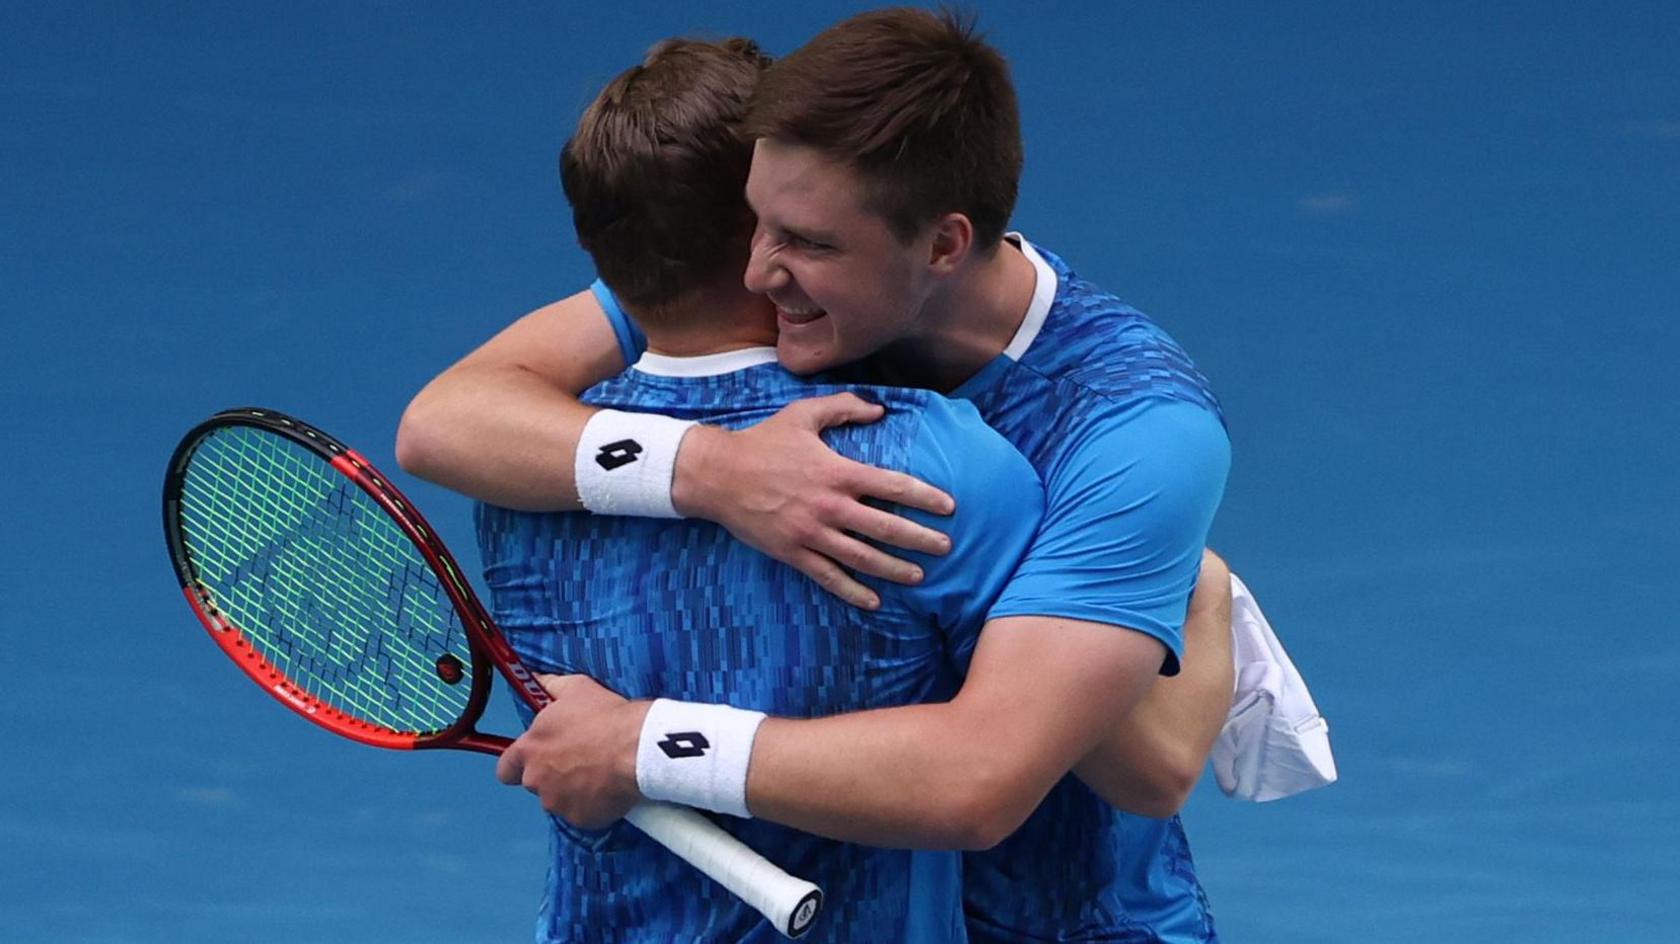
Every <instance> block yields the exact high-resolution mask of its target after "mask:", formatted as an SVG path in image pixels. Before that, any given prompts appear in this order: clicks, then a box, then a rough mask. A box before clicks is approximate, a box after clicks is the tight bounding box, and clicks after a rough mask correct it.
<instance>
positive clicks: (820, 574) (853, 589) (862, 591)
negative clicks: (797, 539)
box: [787, 550, 881, 610]
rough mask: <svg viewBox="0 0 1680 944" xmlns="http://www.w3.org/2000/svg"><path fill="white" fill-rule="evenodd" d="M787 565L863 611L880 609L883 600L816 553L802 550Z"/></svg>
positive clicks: (836, 565) (838, 566) (789, 559)
mask: <svg viewBox="0 0 1680 944" xmlns="http://www.w3.org/2000/svg"><path fill="white" fill-rule="evenodd" d="M787 563H788V564H789V565H790V566H792V567H793V568H794V569H795V570H797V571H799V572H800V573H802V574H804V575H805V576H807V577H810V578H811V579H812V580H815V581H816V582H817V586H819V587H822V588H823V589H824V590H827V591H828V592H829V593H832V594H834V595H835V596H837V597H839V598H840V599H842V600H844V601H846V602H847V603H850V604H851V605H852V606H855V607H857V608H859V609H863V610H875V609H880V606H881V598H880V597H879V596H876V594H875V591H873V590H871V589H869V588H868V587H866V586H864V585H863V584H861V583H858V582H857V581H856V580H854V579H853V578H852V576H851V575H850V574H848V573H846V572H845V571H844V570H842V569H841V568H840V565H839V564H836V563H835V562H834V561H832V560H829V559H828V558H826V557H824V556H822V555H821V554H818V553H816V552H815V551H809V550H802V551H799V552H798V553H796V554H794V555H792V556H791V557H789V558H788V560H787Z"/></svg>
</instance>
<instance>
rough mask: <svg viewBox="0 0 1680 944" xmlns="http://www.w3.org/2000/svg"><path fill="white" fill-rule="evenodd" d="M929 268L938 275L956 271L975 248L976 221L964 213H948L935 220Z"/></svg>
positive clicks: (943, 275) (929, 245) (946, 274)
mask: <svg viewBox="0 0 1680 944" xmlns="http://www.w3.org/2000/svg"><path fill="white" fill-rule="evenodd" d="M932 233H933V238H932V240H930V241H929V243H928V270H929V271H930V272H931V273H932V274H933V275H935V276H937V277H941V278H943V277H945V276H948V275H950V274H952V273H953V272H956V271H957V270H958V269H959V268H961V267H962V264H963V263H964V262H966V261H968V254H969V253H970V252H972V251H973V249H974V223H973V222H972V221H971V220H969V218H968V216H967V215H966V214H963V213H947V214H945V215H944V216H941V217H940V218H939V219H937V220H934V222H933V230H932Z"/></svg>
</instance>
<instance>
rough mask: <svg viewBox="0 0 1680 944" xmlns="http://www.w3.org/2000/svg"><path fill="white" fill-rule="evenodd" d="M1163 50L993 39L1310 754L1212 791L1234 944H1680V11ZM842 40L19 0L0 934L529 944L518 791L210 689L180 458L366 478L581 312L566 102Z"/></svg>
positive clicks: (530, 859)
mask: <svg viewBox="0 0 1680 944" xmlns="http://www.w3.org/2000/svg"><path fill="white" fill-rule="evenodd" d="M1168 6H1169V5H1159V6H1158V7H1145V6H1142V5H1138V6H1132V5H1127V6H1120V5H1108V4H1103V5H1097V4H1090V5H1058V4H1038V3H1032V4H1029V3H1022V2H1003V0H999V2H991V3H983V4H980V5H979V8H980V12H981V14H982V22H983V25H984V26H985V28H986V29H987V30H988V31H989V33H990V35H991V36H992V37H993V38H994V39H995V41H996V42H997V43H998V44H999V45H1000V46H1001V47H1002V48H1003V49H1004V50H1005V51H1006V53H1007V54H1008V55H1009V56H1010V57H1011V59H1012V61H1013V63H1014V67H1015V70H1016V76H1017V80H1018V82H1019V86H1020V91H1021V97H1022V107H1023V112H1024V116H1025V121H1026V135H1027V141H1028V167H1027V174H1026V178H1025V181H1024V186H1023V197H1022V200H1021V203H1020V207H1019V212H1018V214H1017V225H1018V227H1019V228H1021V229H1023V230H1024V231H1026V232H1027V233H1028V234H1029V235H1031V236H1032V237H1033V238H1034V239H1036V240H1039V241H1042V242H1044V243H1045V244H1047V245H1049V246H1051V247H1053V248H1055V249H1057V250H1058V251H1060V252H1062V253H1064V254H1065V255H1066V256H1067V257H1068V258H1069V259H1070V260H1071V261H1072V262H1073V263H1074V264H1075V265H1076V266H1077V267H1078V268H1080V269H1081V270H1082V271H1083V273H1084V274H1086V275H1087V276H1090V277H1092V278H1094V279H1095V280H1096V281H1098V282H1099V283H1101V284H1103V285H1105V286H1108V287H1111V288H1112V289H1113V290H1114V291H1116V292H1117V293H1118V294H1120V295H1121V296H1122V297H1124V298H1126V299H1127V300H1129V301H1132V302H1133V303H1135V304H1137V305H1139V306H1140V307H1142V308H1143V309H1144V310H1146V311H1149V312H1151V313H1152V314H1154V315H1155V316H1156V317H1157V318H1158V320H1160V321H1161V322H1162V323H1163V324H1165V325H1166V326H1167V327H1168V328H1169V330H1171V331H1172V332H1173V333H1175V334H1176V335H1177V336H1178V337H1179V338H1180V340H1181V341H1183V342H1184V343H1185V345H1186V346H1187V347H1188V348H1189V349H1190V350H1191V352H1192V353H1193V354H1194V355H1195V357H1196V358H1197V359H1198V361H1199V362H1200V364H1201V365H1202V366H1203V368H1204V369H1205V371H1206V373H1207V374H1208V375H1209V376H1210V377H1211V378H1212V379H1213V381H1214V384H1215V386H1216V388H1217V389H1218V390H1219V391H1220V393H1221V395H1222V396H1223V398H1224V401H1225V404H1226V407H1227V410H1228V414H1229V417H1230V421H1231V428H1232V433H1233V438H1234V443H1235V469H1234V472H1233V475H1232V478H1231V483H1230V489H1229V493H1228V495H1227V498H1226V502H1225V507H1224V510H1223V511H1222V512H1221V515H1220V518H1219V521H1218V524H1217V527H1216V529H1215V543H1216V545H1217V546H1218V547H1220V548H1221V549H1222V550H1224V551H1225V552H1226V553H1227V555H1228V556H1229V557H1230V558H1231V559H1232V560H1233V561H1234V562H1235V564H1236V565H1237V567H1238V569H1239V570H1240V571H1241V572H1242V573H1243V574H1244V575H1245V576H1246V577H1247V578H1248V579H1249V581H1250V583H1251V584H1252V585H1253V586H1254V587H1255V588H1256V589H1257V592H1258V593H1259V595H1260V598H1261V600H1262V601H1263V603H1264V604H1265V606H1266V607H1267V609H1268V611H1269V612H1270V614H1271V615H1272V616H1273V617H1274V619H1275V621H1276V622H1277V623H1278V624H1279V626H1280V627H1281V629H1282V631H1283V633H1284V634H1285V638H1286V640H1287V642H1288V643H1289V645H1290V647H1291V648H1292V650H1293V651H1294V653H1295V654H1296V656H1297V657H1298V660H1299V662H1300V663H1301V665H1302V666H1303V668H1304V669H1305V671H1306V672H1307V673H1308V675H1309V677H1310V678H1311V680H1312V682H1313V685H1314V689H1315V691H1316V693H1317V695H1318V697H1319V701H1320V703H1321V706H1322V707H1323V708H1324V710H1325V712H1326V713H1327V715H1328V716H1329V717H1330V719H1331V722H1332V725H1333V733H1334V738H1335V744H1336V748H1337V753H1338V757H1339V759H1340V762H1341V768H1342V775H1343V782H1342V783H1341V784H1339V785H1337V786H1335V787H1334V788H1331V789H1329V790H1326V791H1322V792H1320V793H1318V794H1316V795H1312V796H1307V797H1303V798H1298V799H1294V800H1289V801H1284V802H1281V803H1277V804H1272V805H1266V806H1245V805H1238V804H1234V803H1231V802H1229V801H1227V800H1225V799H1224V798H1222V797H1220V796H1219V795H1218V793H1217V791H1216V790H1214V789H1212V785H1211V783H1207V784H1204V785H1203V787H1202V788H1200V789H1199V792H1198V793H1197V795H1196V796H1195V798H1194V799H1193V801H1192V803H1191V805H1190V807H1189V809H1188V811H1187V812H1186V814H1185V818H1186V820H1187V821H1188V824H1189V830H1190V834H1191V837H1192V841H1193V844H1194V848H1195V851H1196V855H1197V859H1198V862H1199V864H1200V867H1201V871H1202V875H1203V877H1204V880H1205V882H1206V884H1207V886H1208V889H1209V892H1210V895H1211V897H1212V901H1213V903H1214V907H1215V911H1216V914H1217V917H1218V920H1219V923H1220V927H1221V929H1222V930H1223V931H1224V932H1225V936H1226V938H1227V939H1228V940H1230V941H1233V942H1242V941H1250V942H1252V941H1261V942H1267V941H1286V940H1287V941H1312V942H1342V941H1361V942H1387V941H1393V942H1401V941H1406V942H1410V941H1418V940H1430V941H1438V942H1448V941H1482V940H1526V941H1585V940H1602V941H1612V940H1614V941H1665V940H1673V939H1674V935H1675V934H1676V933H1677V932H1676V931H1675V930H1674V927H1675V925H1676V924H1677V922H1680V902H1677V899H1676V895H1675V891H1676V889H1680V866H1677V865H1676V855H1675V849H1676V848H1680V800H1677V797H1676V791H1675V787H1674V780H1673V777H1674V770H1675V768H1676V764H1677V762H1680V750H1677V748H1676V745H1675V740H1674V734H1673V731H1674V719H1675V714H1674V709H1673V705H1672V701H1671V699H1670V697H1669V694H1670V692H1671V691H1672V690H1673V689H1674V688H1675V684H1676V682H1677V681H1680V643H1676V642H1675V641H1674V621H1673V619H1672V615H1671V613H1670V612H1669V609H1668V608H1669V605H1670V601H1671V598H1672V596H1673V593H1672V591H1673V588H1674V586H1675V582H1674V579H1673V576H1672V574H1671V569H1672V566H1673V562H1674V559H1675V550H1676V541H1675V538H1674V535H1673V530H1672V529H1673V528H1674V526H1675V524H1676V522H1677V520H1680V515H1677V511H1680V509H1677V507H1676V499H1675V490H1674V487H1673V479H1674V475H1673V473H1674V469H1675V460H1676V448H1675V446H1674V432H1675V430H1676V428H1677V426H1680V385H1677V384H1676V382H1675V380H1674V376H1673V367H1672V361H1673V358H1674V352H1675V350H1676V347H1677V342H1680V329H1677V327H1676V315H1677V314H1680V312H1677V304H1676V299H1677V298H1680V265H1677V259H1680V250H1677V247H1680V66H1677V64H1676V63H1677V60H1676V59H1675V56H1674V49H1675V47H1676V40H1677V39H1680V13H1677V12H1676V8H1675V7H1674V6H1672V5H1670V4H1662V3H1644V4H1620V3H1606V4H1591V5H1579V4H1564V3H1528V4H1520V5H1513V4H1501V5H1498V6H1499V7H1501V10H1502V12H1497V13H1496V12H1492V11H1491V10H1480V9H1475V10H1472V9H1464V8H1463V7H1466V6H1470V5H1462V4H1446V3H1431V4H1422V5H1412V4H1406V5H1398V6H1397V5H1392V4H1377V3H1369V2H1357V3H1344V4H1314V5H1296V4H1278V5H1266V6H1265V8H1264V10H1262V9H1261V8H1259V7H1255V6H1253V5H1248V4H1211V5H1197V7H1196V9H1194V10H1188V11H1186V10H1171V11H1169V10H1168V9H1167V7H1168ZM1475 6H1477V7H1480V6H1481V5H1475ZM1490 6H1491V5H1490ZM1583 6H1585V7H1586V8H1583ZM856 8H857V7H855V6H851V5H839V6H834V7H832V8H822V9H806V8H805V7H804V6H802V5H792V4H772V3H737V4H729V5H716V4H713V5H704V6H702V5H676V4H669V5H668V4H658V3H642V2H638V3H620V4H596V5H590V6H589V7H587V8H573V7H572V6H571V5H564V6H563V5H561V4H543V5H535V4H497V5H494V6H491V5H484V8H483V9H479V8H476V7H475V6H471V5H459V4H456V5H444V4H373V3H343V4H317V3H287V4H279V3H275V4H257V5H253V4H243V3H234V4H153V5H137V4H116V3H112V4H28V3H8V4H4V5H0V116H3V120H0V306H3V313H4V337H5V340H4V343H3V344H0V358H3V361H4V363H3V365H0V366H3V373H0V386H3V391H4V408H3V410H0V424H3V432H4V438H3V440H0V441H3V442H4V443H5V444H6V446H7V447H8V454H7V456H6V458H5V460H4V468H5V473H4V475H5V484H6V493H7V495H8V498H9V500H8V501H7V502H6V504H5V511H4V513H3V514H4V517H3V520H4V522H5V540H4V542H3V543H0V581H3V589H4V601H5V609H4V612H5V616H4V617H3V625H4V631H3V632H4V637H3V638H4V651H5V655H6V663H7V669H8V670H7V671H6V672H5V674H4V681H3V682H0V705H3V710H4V717H5V720H6V729H7V730H6V739H5V740H6V748H5V759H4V760H3V761H0V938H3V939H5V940H7V941H15V942H54V944H57V942H162V941H168V942H176V944H188V942H201V941H202V942H211V941H215V942H222V941H232V940H238V941H250V942H263V941H288V942H295V941H305V942H404V944H419V942H471V941H486V942H488V941H519V940H525V939H528V933H529V925H530V920H531V914H532V913H533V911H534V909H535V906H536V903H537V896H538V893H539V888H540V881H541V874H540V873H541V862H542V848H541V837H540V831H539V821H538V819H537V817H536V813H535V808H534V806H533V805H532V804H531V802H530V800H529V798H528V797H527V796H525V795H524V794H523V793H521V792H519V791H517V790H510V789H505V788H501V787H499V786H497V785H496V784H495V782H494V780H493V778H492V774H491V764H490V763H489V761H487V760H486V759H484V758H480V757H472V756H466V755H454V754H449V755H443V756H408V755H401V754H387V753H381V752H375V751H371V750H367V749H363V748H360V747H355V746H351V745H349V744H347V743H341V742H339V741H337V740H335V739H333V738H331V737H329V736H327V735H325V734H323V733H321V732H319V731H317V730H315V729H313V728H311V727H309V726H308V725H304V724H301V723H299V722H298V721H297V720H296V719H295V718H294V717H293V716H291V714H290V713H289V712H286V711H284V710H282V709H281V708H280V707H278V706H277V705H275V704H274V703H272V702H271V701H270V700H269V699H268V698H266V697H264V696H262V695H260V694H258V693H257V692H256V691H255V690H254V689H253V688H251V686H250V685H249V684H248V683H247V682H245V681H244V680H243V679H242V678H240V677H239V676H238V675H237V674H236V673H234V672H232V671H231V670H230V669H229V668H228V667H227V666H226V665H225V664H224V661H223V658H222V657H221V656H220V655H218V654H217V653H216V652H215V650H214V648H213V647H212V646H211V645H210V644H209V643H208V641H207V640H205V639H204V638H203V631H202V630H201V629H199V628H198V626H197V625H196V623H195V622H194V621H193V620H192V618H191V617H190V615H189V614H188V612H187V609H186V607H185V606H184V605H183V604H182V602H181V601H180V599H179V597H178V596H177V595H176V593H175V591H174V589H173V586H172V577H171V574H170V570H169V567H168V564H167V562H166V559H165V555H164V551H163V545H162V541H161V538H160V535H159V526H158V517H159V515H158V508H157V504H158V486H159V480H160V476H161V472H162V467H163V463H164V460H165V458H166V456H167V455H168V453H169V450H170V448H171V447H172V446H173V444H174V442H175V440H176V437H177V436H178V435H179V434H180V433H181V432H182V431H183V430H184V429H185V428H186V427H187V426H189V425H190V424H191V423H192V422H194V421H196V420H197V419H199V418H201V417H202V416H204V415H206V414H208V413H210V412H212V411H213V410H215V409H217V408H220V407H224V406H231V405H239V404H263V405H270V406H273V407H276V408H280V409H284V410H288V411H291V412H295V413H297V414H299V415H301V416H303V417H305V418H308V419H310V420H312V421H314V422H316V423H318V424H320V425H322V426H323V427H325V428H326V429H328V430H329V431H331V432H333V433H335V434H336V435H338V436H340V437H341V438H344V439H346V440H348V441H350V442H351V443H353V444H357V445H358V446H359V447H360V448H361V450H362V451H364V452H366V453H367V454H368V455H369V456H370V457H371V458H373V459H374V460H375V461H376V462H379V463H381V464H383V465H385V466H387V468H390V467H392V466H393V465H394V463H392V462H391V460H390V455H391V440H392V433H393V430H394V428H395V424H396V420H397V417H398V415H399V412H400V410H401V408H402V406H403V404H404V403H405V402H406V400H407V398H408V397H409V396H410V395H411V394H412V393H413V392H414V391H415V390H416V389H417V388H418V387H419V386H420V385H421V384H422V383H423V382H424V381H425V380H426V379H427V378H428V377H429V376H430V375H432V374H433V373H435V372H436V371H437V370H439V369H440V368H442V367H443V366H444V365H445V364H447V363H448V362H450V361H451V360H452V359H453V358H455V357H457V356H459V355H460V354H461V353H463V352H465V351H466V350H467V349H468V348H469V347H470V346H472V345H473V344H474V343H476V342H477V341H478V340H480V339H482V338H484V337H487V336H488V335H490V334H491V333H492V332H493V331H495V330H496V329H497V328H498V327H500V326H501V325H502V324H504V323H505V322H507V321H508V320H511V319H512V318H513V317H514V316H516V315H518V314H520V313H521V312H524V311H526V310H528V309H530V308H533V307H535V306H537V305H539V304H541V303H543V302H545V301H548V300H550V299H552V298H555V297H558V296H560V295H562V294H565V293H568V292H570V291H572V290H574V289H576V288H577V287H579V286H581V285H582V284H584V282H585V281H586V279H587V278H588V277H589V272H588V270H587V268H586V266H585V264H584V260H583V258H582V256H581V255H580V253H579V252H578V251H577V250H576V249H575V247H574V246H573V243H572V241H571V238H570V234H569V229H568V225H569V221H568V217H567V215H566V212H565V208H564V204H563V201H562V199H561V197H560V195H559V190H558V186H557V183H556V179H555V171H554V156H555V154H556V151H557V149H558V147H559V144H560V143H561V141H562V140H563V139H564V137H565V134H566V132H567V130H568V128H569V126H570V125H571V123H572V121H573V120H574V119H575V116H576V113H577V111H578V109H579V107H580V106H581V105H582V104H583V103H584V102H585V101H587V99H588V98H589V96H590V95H591V93H592V91H593V90H594V88H596V87H597V86H598V85H599V84H600V83H601V82H602V81H603V80H605V79H606V78H607V77H609V76H610V75H611V74H613V73H614V72H616V71H617V70H619V69H620V68H623V67H624V66H626V65H628V64H629V63H631V62H632V61H633V60H634V59H635V58H636V57H637V55H638V54H639V53H640V51H641V50H642V49H643V48H644V47H646V46H647V45H648V44H649V43H651V42H652V41H654V40H656V39H658V38H661V37H663V36H666V35H670V34H675V33H687V32H693V31H697V30H701V31H709V32H711V33H713V34H728V33H736V32H739V33H746V34H750V35H754V36H757V37H759V38H760V39H761V40H762V41H763V42H764V44H765V45H766V46H767V47H768V48H769V49H771V50H772V51H776V52H784V51H787V50H789V49H791V48H792V47H793V46H794V45H796V44H797V43H798V42H799V41H800V40H802V39H803V38H805V37H807V36H808V35H810V34H811V33H813V32H814V31H815V30H817V29H818V28H820V27H821V26H824V25H826V24H827V23H829V22H831V21H833V20H834V19H837V18H838V17H839V16H840V15H841V14H843V13H845V12H849V11H850V10H852V9H856ZM404 485H405V487H406V488H408V489H409V490H410V493H411V495H413V497H415V498H416V499H417V500H418V501H419V502H420V503H421V505H422V507H423V508H425V509H426V510H427V511H428V512H429V514H430V516H431V517H432V518H433V520H434V521H435V522H437V523H438V524H439V525H440V527H441V528H442V530H443V531H444V532H445V535H446V537H447V538H448V539H449V540H450V541H451V542H452V543H454V544H455V545H456V547H457V548H458V549H462V550H470V547H471V545H470V541H469V537H470V535H469V531H468V528H467V518H466V512H467V505H466V503H465V502H464V501H462V500H460V499H458V498H455V497H454V496H451V495H448V494H446V493H443V492H440V491H438V490H436V489H431V488H428V487H425V486H421V485H418V484H414V483H411V482H409V481H407V480H406V479H405V480H404ZM499 717H501V718H503V719H506V717H507V715H506V714H505V713H503V714H501V715H499ZM504 723H505V721H504Z"/></svg>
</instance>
